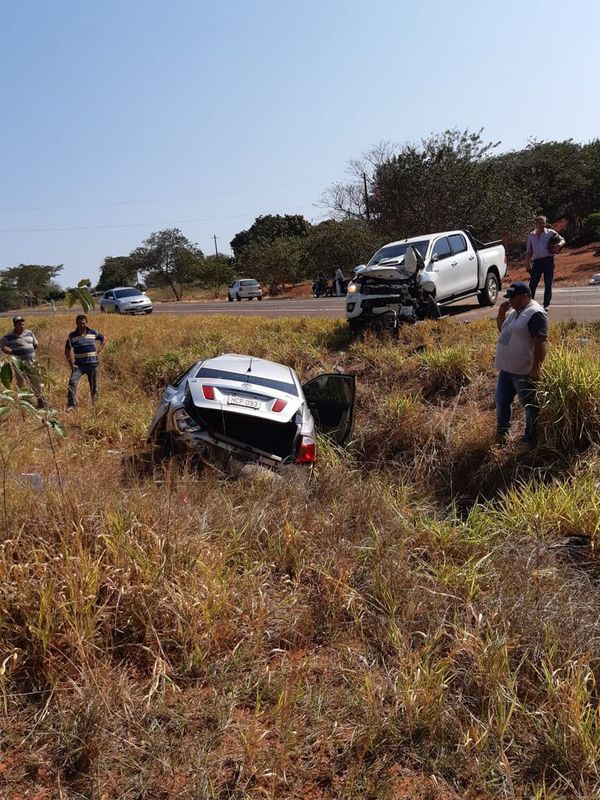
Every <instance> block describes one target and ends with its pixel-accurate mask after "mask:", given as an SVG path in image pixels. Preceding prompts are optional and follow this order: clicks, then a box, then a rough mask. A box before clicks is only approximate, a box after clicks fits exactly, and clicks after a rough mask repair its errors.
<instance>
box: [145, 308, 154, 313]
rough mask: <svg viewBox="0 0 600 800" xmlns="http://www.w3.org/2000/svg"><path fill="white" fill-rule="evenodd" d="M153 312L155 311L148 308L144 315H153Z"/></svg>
mask: <svg viewBox="0 0 600 800" xmlns="http://www.w3.org/2000/svg"><path fill="white" fill-rule="evenodd" d="M152 311H153V309H152V308H148V309H147V310H146V311H144V314H151V313H152Z"/></svg>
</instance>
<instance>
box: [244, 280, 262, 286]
mask: <svg viewBox="0 0 600 800" xmlns="http://www.w3.org/2000/svg"><path fill="white" fill-rule="evenodd" d="M240 284H241V285H242V286H258V281H240Z"/></svg>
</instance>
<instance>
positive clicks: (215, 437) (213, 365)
mask: <svg viewBox="0 0 600 800" xmlns="http://www.w3.org/2000/svg"><path fill="white" fill-rule="evenodd" d="M354 390H355V381H354V376H353V375H342V374H337V373H336V374H330V375H319V376H317V377H316V378H313V379H312V380H310V381H308V383H306V384H304V386H302V385H301V384H300V381H299V380H298V377H297V375H296V373H295V372H294V370H292V369H290V367H286V366H284V365H283V364H276V363H275V362H273V361H267V360H266V359H263V358H254V357H253V356H247V355H237V354H231V353H230V354H227V355H222V356H218V357H217V358H211V359H209V360H207V361H198V362H196V363H195V364H194V365H193V366H192V367H190V368H189V369H187V370H185V372H183V373H181V375H179V376H178V377H177V378H176V379H175V380H174V381H173V382H172V383H171V385H169V386H167V388H166V390H165V393H164V395H163V398H162V401H161V403H160V405H159V407H158V409H157V410H156V413H155V415H154V418H153V419H152V422H151V423H150V428H149V431H148V441H149V442H150V443H152V444H154V445H155V447H156V449H157V451H158V453H159V454H162V455H169V454H171V453H173V452H177V451H179V452H181V451H183V452H186V451H188V452H192V453H193V452H195V453H198V454H201V455H204V456H211V457H212V458H213V459H215V460H217V461H218V460H223V459H225V460H228V459H230V458H233V459H235V460H236V461H242V462H254V463H258V464H262V465H263V466H267V467H277V466H280V465H283V464H293V463H296V464H308V465H310V464H313V463H314V461H315V445H316V442H315V430H318V431H320V432H321V433H324V434H326V435H327V436H329V437H330V438H331V439H333V441H335V442H336V443H337V444H339V445H343V444H345V443H346V442H347V440H348V439H349V437H350V434H351V431H352V421H353V416H354Z"/></svg>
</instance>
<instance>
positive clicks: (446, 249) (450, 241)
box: [346, 231, 506, 327]
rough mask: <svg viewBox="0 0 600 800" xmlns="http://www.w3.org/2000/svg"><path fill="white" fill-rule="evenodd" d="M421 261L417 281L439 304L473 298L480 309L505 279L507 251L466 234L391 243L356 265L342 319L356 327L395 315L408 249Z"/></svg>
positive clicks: (449, 233) (499, 244)
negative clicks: (381, 315)
mask: <svg viewBox="0 0 600 800" xmlns="http://www.w3.org/2000/svg"><path fill="white" fill-rule="evenodd" d="M409 247H411V248H412V250H413V251H414V252H415V253H416V254H417V256H418V257H419V258H420V259H421V260H422V262H423V263H422V265H421V266H422V268H420V269H419V275H418V280H419V282H420V283H422V284H424V285H426V286H427V292H428V293H429V294H430V295H431V296H432V297H433V299H434V300H435V302H436V303H437V304H438V305H444V304H446V303H452V302H454V301H456V300H462V299H465V298H467V297H472V296H474V295H476V296H477V299H478V300H479V303H480V305H484V306H486V305H487V306H493V305H494V304H495V302H496V300H497V298H498V293H499V291H500V287H501V282H502V278H504V276H505V275H506V252H505V250H504V247H503V245H502V242H501V241H496V242H487V243H485V244H484V243H483V242H479V241H478V240H477V239H475V238H474V237H473V236H472V235H471V234H470V233H468V232H467V231H445V232H443V233H430V234H426V235H424V236H414V237H412V238H411V239H404V240H402V241H397V242H390V244H386V245H385V246H384V247H382V248H381V249H379V250H378V251H377V252H376V253H375V255H374V256H373V257H372V258H371V260H370V261H369V263H368V264H366V265H361V266H359V267H356V269H355V270H354V272H355V277H354V279H353V280H352V281H351V282H350V284H349V285H348V288H347V294H346V319H347V320H348V322H349V323H350V325H351V326H352V327H357V326H358V327H360V325H361V323H363V322H369V321H371V320H372V319H374V318H376V317H377V315H380V314H389V313H390V311H392V312H394V313H398V312H399V310H400V307H401V304H400V303H399V301H398V299H397V298H398V285H399V284H402V283H404V282H405V281H406V277H407V276H406V275H405V273H404V271H403V265H404V256H405V255H406V252H407V250H408V248H409Z"/></svg>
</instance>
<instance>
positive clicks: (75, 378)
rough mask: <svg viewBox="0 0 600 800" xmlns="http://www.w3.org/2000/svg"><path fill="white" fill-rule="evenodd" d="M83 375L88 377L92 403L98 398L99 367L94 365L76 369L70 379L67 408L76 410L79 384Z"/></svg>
mask: <svg viewBox="0 0 600 800" xmlns="http://www.w3.org/2000/svg"><path fill="white" fill-rule="evenodd" d="M82 375H86V376H87V379H88V383H89V384H90V393H91V395H92V402H94V401H95V400H96V398H97V397H98V365H97V364H93V365H90V366H86V367H84V366H81V367H77V366H76V367H75V369H74V370H73V372H71V377H70V378H69V390H68V392H67V406H68V407H69V408H74V407H75V406H76V405H77V400H76V395H77V384H78V383H79V381H80V380H81V377H82Z"/></svg>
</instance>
